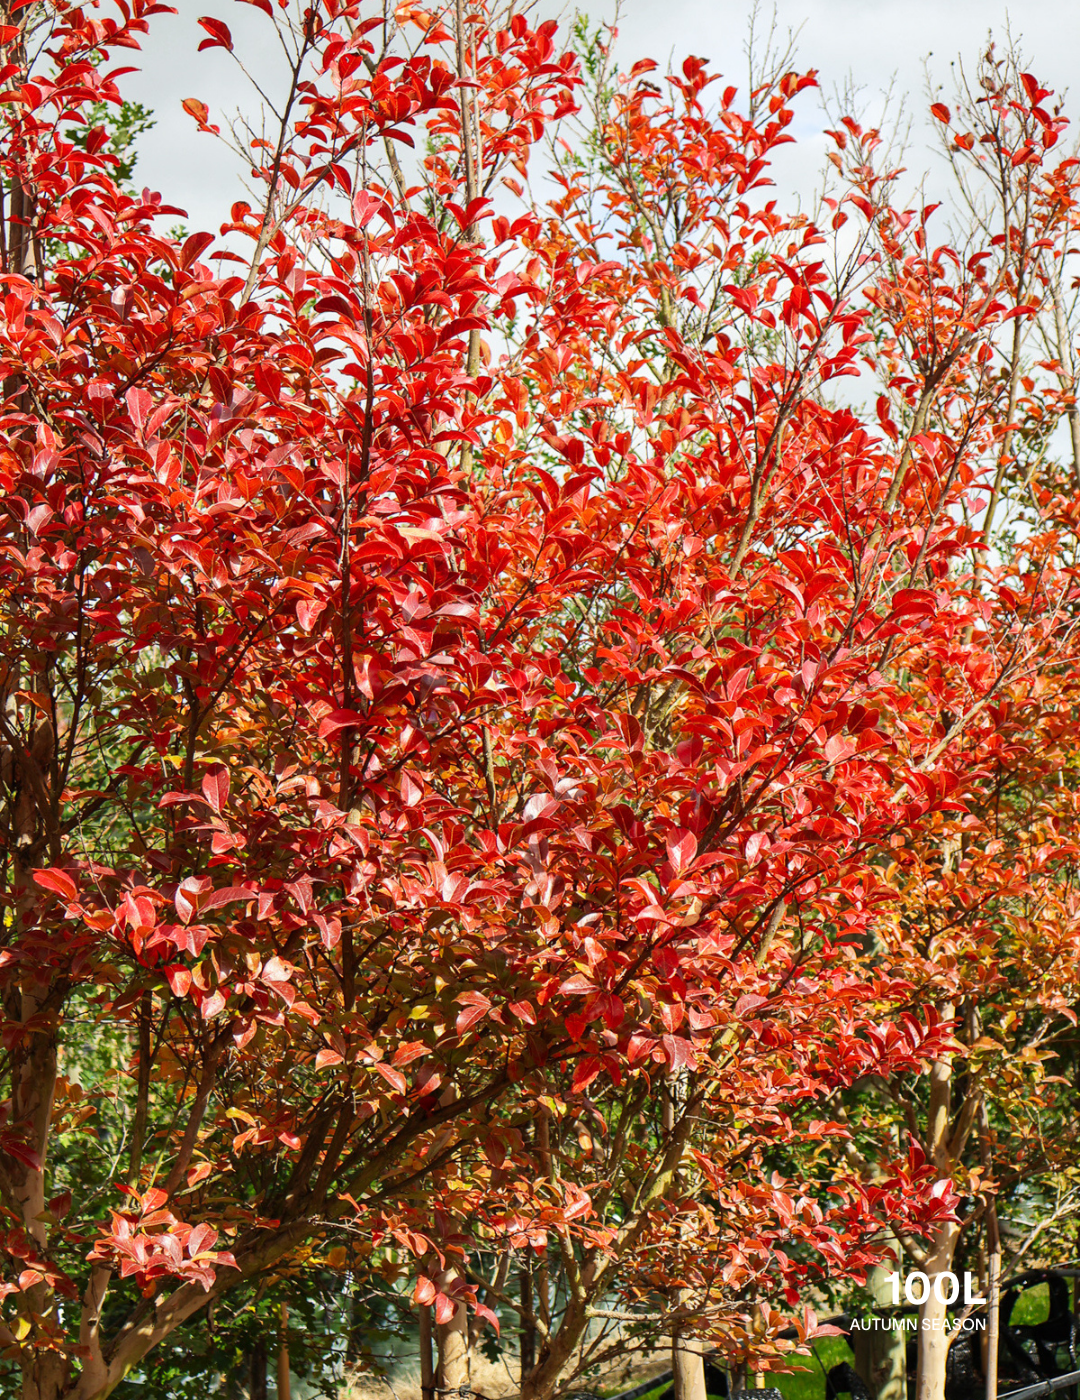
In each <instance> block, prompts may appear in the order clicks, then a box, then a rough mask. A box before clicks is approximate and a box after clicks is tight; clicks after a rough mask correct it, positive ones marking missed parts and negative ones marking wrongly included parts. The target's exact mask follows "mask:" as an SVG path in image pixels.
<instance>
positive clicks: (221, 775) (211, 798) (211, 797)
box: [202, 768, 229, 815]
mask: <svg viewBox="0 0 1080 1400" xmlns="http://www.w3.org/2000/svg"><path fill="white" fill-rule="evenodd" d="M202 791H203V796H204V797H205V798H206V800H207V802H208V804H209V806H210V810H211V811H212V812H213V813H215V815H220V813H221V809H222V808H223V807H224V806H225V804H226V803H227V802H228V800H229V770H228V769H227V768H215V769H213V770H212V771H211V772H209V773H207V774H206V775H205V776H204V777H203V780H202Z"/></svg>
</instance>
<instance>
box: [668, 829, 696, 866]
mask: <svg viewBox="0 0 1080 1400" xmlns="http://www.w3.org/2000/svg"><path fill="white" fill-rule="evenodd" d="M667 853H668V860H670V861H671V868H672V870H674V871H675V874H676V875H679V874H681V873H682V871H684V870H685V869H686V868H687V867H688V866H690V865H692V864H693V863H694V857H695V856H696V855H697V837H696V836H695V835H694V833H693V832H692V831H674V832H672V833H671V834H670V835H669V836H668V838H667Z"/></svg>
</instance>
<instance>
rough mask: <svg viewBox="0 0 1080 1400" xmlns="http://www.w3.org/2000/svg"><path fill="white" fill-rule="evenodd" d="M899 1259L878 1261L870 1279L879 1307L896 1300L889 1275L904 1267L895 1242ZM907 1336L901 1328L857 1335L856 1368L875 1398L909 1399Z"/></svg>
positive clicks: (873, 1295)
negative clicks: (891, 1261)
mask: <svg viewBox="0 0 1080 1400" xmlns="http://www.w3.org/2000/svg"><path fill="white" fill-rule="evenodd" d="M895 1249H896V1256H897V1262H896V1264H894V1265H893V1266H892V1267H891V1268H890V1266H889V1265H888V1264H878V1265H876V1266H875V1267H874V1268H873V1269H871V1270H870V1277H869V1278H868V1279H867V1283H868V1285H869V1291H870V1296H871V1297H872V1298H873V1300H874V1302H875V1303H876V1304H877V1305H879V1306H887V1305H888V1304H890V1303H891V1302H892V1286H891V1285H890V1284H889V1283H888V1281H887V1280H888V1277H889V1274H890V1273H892V1272H894V1271H895V1270H898V1269H900V1267H901V1259H902V1255H901V1252H900V1246H899V1244H897V1245H895ZM905 1336H906V1334H905V1333H904V1332H901V1331H900V1329H899V1327H894V1328H892V1329H891V1330H889V1331H887V1332H885V1331H878V1330H877V1329H876V1328H875V1329H874V1330H873V1331H861V1332H857V1333H856V1334H855V1341H854V1349H855V1370H856V1371H858V1373H859V1375H860V1376H861V1377H862V1379H863V1380H864V1381H865V1382H866V1384H867V1387H868V1388H869V1391H870V1394H871V1395H872V1396H873V1397H874V1400H907V1365H906V1358H905Z"/></svg>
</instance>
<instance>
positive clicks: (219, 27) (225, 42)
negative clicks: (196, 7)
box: [199, 17, 233, 53]
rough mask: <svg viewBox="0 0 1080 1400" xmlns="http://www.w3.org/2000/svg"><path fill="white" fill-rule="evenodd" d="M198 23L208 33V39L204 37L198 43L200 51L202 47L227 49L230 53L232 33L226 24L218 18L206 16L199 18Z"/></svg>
mask: <svg viewBox="0 0 1080 1400" xmlns="http://www.w3.org/2000/svg"><path fill="white" fill-rule="evenodd" d="M199 24H200V25H201V26H202V28H203V29H205V30H206V32H207V34H209V35H210V38H209V39H204V40H203V41H202V43H201V44H200V45H199V52H200V53H201V52H202V51H203V49H228V50H229V52H230V53H232V46H233V44H232V35H231V34H230V33H229V27H228V25H226V24H222V22H221V20H219V19H209V18H206V17H203V18H202V19H200V20H199Z"/></svg>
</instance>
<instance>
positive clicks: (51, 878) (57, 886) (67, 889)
mask: <svg viewBox="0 0 1080 1400" xmlns="http://www.w3.org/2000/svg"><path fill="white" fill-rule="evenodd" d="M34 884H35V885H40V886H41V888H42V889H43V890H52V892H53V893H54V894H60V895H63V897H64V898H65V899H66V900H68V901H69V902H70V901H72V900H74V899H76V898H77V896H78V893H79V891H78V890H77V889H76V887H75V881H74V880H73V879H72V878H71V876H70V875H69V874H68V873H67V871H66V870H57V869H55V867H54V868H53V869H51V870H35V871H34Z"/></svg>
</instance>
